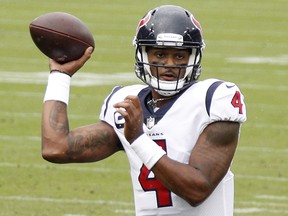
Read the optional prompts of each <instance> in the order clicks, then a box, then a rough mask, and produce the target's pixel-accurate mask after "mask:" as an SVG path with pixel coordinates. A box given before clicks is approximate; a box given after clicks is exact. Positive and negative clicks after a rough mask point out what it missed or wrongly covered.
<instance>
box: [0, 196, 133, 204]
mask: <svg viewBox="0 0 288 216" xmlns="http://www.w3.org/2000/svg"><path fill="white" fill-rule="evenodd" d="M0 199H2V200H18V201H34V202H53V203H77V204H96V205H112V206H114V205H117V206H133V205H134V204H133V203H130V202H119V201H111V200H81V199H55V198H49V197H31V196H0Z"/></svg>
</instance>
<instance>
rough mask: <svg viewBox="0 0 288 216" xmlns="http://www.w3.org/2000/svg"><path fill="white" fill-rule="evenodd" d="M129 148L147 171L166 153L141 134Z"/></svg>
mask: <svg viewBox="0 0 288 216" xmlns="http://www.w3.org/2000/svg"><path fill="white" fill-rule="evenodd" d="M131 148H132V149H133V150H134V151H135V153H136V154H137V155H138V157H139V158H140V159H141V160H142V162H143V163H144V165H145V166H146V167H147V168H148V169H149V170H151V169H152V167H153V166H154V165H155V164H156V163H157V161H158V160H160V158H161V157H162V156H163V155H165V154H166V152H165V151H164V150H163V149H162V148H161V147H160V146H159V145H157V144H156V143H155V142H153V140H151V139H150V138H149V137H148V136H147V135H146V134H142V135H141V136H139V137H138V138H137V139H136V140H134V142H132V143H131Z"/></svg>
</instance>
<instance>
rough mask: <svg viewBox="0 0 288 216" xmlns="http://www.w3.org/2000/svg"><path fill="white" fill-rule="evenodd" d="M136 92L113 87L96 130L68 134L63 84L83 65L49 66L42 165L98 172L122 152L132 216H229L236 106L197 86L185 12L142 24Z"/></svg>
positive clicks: (193, 36) (235, 96)
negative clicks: (91, 166) (83, 166)
mask: <svg viewBox="0 0 288 216" xmlns="http://www.w3.org/2000/svg"><path fill="white" fill-rule="evenodd" d="M133 43H134V45H135V48H136V52H135V61H136V63H135V73H136V76H137V77H138V78H139V79H141V80H142V81H143V83H144V84H143V85H140V84H137V85H136V84H135V85H131V86H124V87H120V86H117V87H115V88H114V89H113V90H112V91H111V93H110V94H109V95H108V96H107V97H106V99H105V100H104V103H103V105H102V109H101V113H100V121H99V122H97V123H93V124H90V125H87V126H82V127H79V128H75V129H73V130H70V129H69V124H68V116H67V106H68V102H69V90H70V80H71V77H72V76H73V74H74V73H76V72H77V71H78V70H79V69H80V68H81V67H82V66H83V65H84V64H85V62H86V61H87V60H88V59H89V58H90V56H91V48H88V49H87V50H86V52H85V54H84V55H83V56H82V57H81V58H80V59H78V60H76V61H72V62H68V63H65V64H62V65H61V64H58V63H57V62H55V61H53V60H50V63H49V67H50V70H51V71H52V72H51V73H50V75H49V79H48V85H47V89H46V93H45V97H44V108H43V117H42V156H43V158H44V159H46V160H48V161H50V162H53V163H75V162H96V161H99V160H102V159H105V158H107V157H109V156H111V155H113V154H114V153H115V152H117V151H124V152H125V154H126V155H127V157H128V159H129V163H130V173H131V180H132V184H133V191H134V200H135V214H136V215H137V216H144V215H150V216H151V215H155V216H156V215H159V216H160V215H167V216H176V215H177V216H178V215H181V216H232V215H233V207H234V175H233V173H232V172H231V170H230V166H231V163H232V160H233V156H234V153H235V150H236V147H237V144H238V140H239V134H240V128H241V124H242V123H243V122H245V121H246V107H245V103H244V96H243V95H242V93H241V91H240V89H239V88H238V87H237V85H235V84H234V83H231V82H227V81H223V80H218V79H214V78H211V79H207V80H202V81H199V80H198V78H199V76H200V74H201V60H202V51H203V49H204V47H205V43H204V40H203V35H202V29H201V25H200V23H199V22H198V21H197V20H196V19H195V17H194V16H193V14H192V13H191V12H189V11H188V10H186V9H184V8H182V7H179V6H175V5H163V6H159V7H157V8H155V9H152V10H150V11H149V12H147V13H146V14H145V15H144V16H143V18H142V19H141V20H140V22H139V24H138V26H137V28H136V35H135V38H134V40H133Z"/></svg>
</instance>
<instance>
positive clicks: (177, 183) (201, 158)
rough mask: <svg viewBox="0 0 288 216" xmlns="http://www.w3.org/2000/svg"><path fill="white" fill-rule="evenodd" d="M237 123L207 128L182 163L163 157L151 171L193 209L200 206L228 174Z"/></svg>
mask: <svg viewBox="0 0 288 216" xmlns="http://www.w3.org/2000/svg"><path fill="white" fill-rule="evenodd" d="M239 128H240V124H239V123H238V122H228V121H219V122H214V123H211V124H210V125H208V126H207V127H206V128H205V130H204V131H203V132H202V134H201V135H200V137H199V139H198V141H197V143H196V145H195V147H194V149H193V151H192V153H191V156H190V160H189V164H187V165H186V164H182V163H179V162H177V161H174V160H171V159H170V158H168V157H167V156H166V155H165V156H163V157H162V158H161V159H160V160H159V161H158V162H157V163H156V164H155V166H154V167H153V168H152V171H153V172H154V174H155V175H156V176H157V178H158V179H160V181H161V182H162V183H163V184H164V185H165V186H166V187H167V188H168V189H169V190H171V191H173V192H174V193H175V194H177V195H178V196H180V197H182V198H183V199H185V200H186V201H187V202H189V203H190V204H191V205H192V206H197V205H199V204H201V203H202V202H203V201H204V200H205V199H206V198H207V197H208V196H209V195H210V194H211V193H212V192H213V190H214V189H215V188H216V186H217V185H218V184H219V182H220V181H221V180H222V178H223V177H224V176H225V174H226V173H227V171H228V169H229V167H230V164H231V162H232V159H233V156H234V152H235V150H236V146H237V143H238V136H239Z"/></svg>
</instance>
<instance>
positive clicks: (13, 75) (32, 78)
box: [0, 71, 138, 86]
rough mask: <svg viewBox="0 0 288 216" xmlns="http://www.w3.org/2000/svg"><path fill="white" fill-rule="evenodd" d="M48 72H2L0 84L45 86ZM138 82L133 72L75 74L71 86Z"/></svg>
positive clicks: (0, 72) (0, 73)
mask: <svg viewBox="0 0 288 216" xmlns="http://www.w3.org/2000/svg"><path fill="white" fill-rule="evenodd" d="M48 75H49V73H48V72H4V71H0V82H2V83H23V84H45V85H46V84H47V80H48ZM135 81H138V79H137V77H136V76H135V75H134V73H133V72H127V73H114V74H96V73H85V72H81V73H77V74H75V75H74V79H72V81H71V85H73V86H97V85H110V84H117V85H119V84H120V83H121V82H135Z"/></svg>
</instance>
